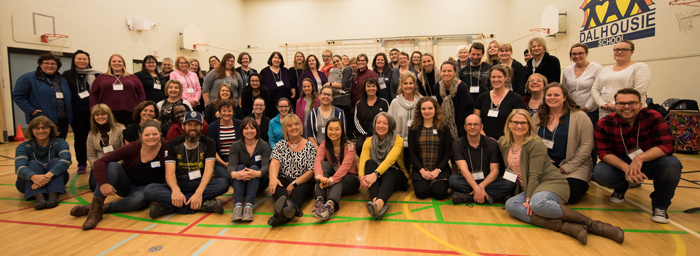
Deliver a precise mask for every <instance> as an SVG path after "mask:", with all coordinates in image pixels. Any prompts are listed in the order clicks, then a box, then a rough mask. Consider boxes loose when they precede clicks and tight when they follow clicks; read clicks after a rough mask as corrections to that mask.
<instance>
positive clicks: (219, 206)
mask: <svg viewBox="0 0 700 256" xmlns="http://www.w3.org/2000/svg"><path fill="white" fill-rule="evenodd" d="M202 211H203V212H215V213H224V204H223V203H221V200H219V199H211V200H207V201H204V203H202Z"/></svg>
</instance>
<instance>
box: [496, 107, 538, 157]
mask: <svg viewBox="0 0 700 256" xmlns="http://www.w3.org/2000/svg"><path fill="white" fill-rule="evenodd" d="M515 115H523V116H525V118H526V119H527V128H528V130H527V134H525V138H524V139H523V145H525V143H528V142H529V141H531V140H532V139H534V138H535V137H537V133H535V123H533V122H532V117H531V116H530V114H529V113H527V111H526V110H524V109H521V108H519V109H514V110H513V111H512V112H510V115H508V119H506V126H505V127H503V133H504V135H503V136H504V137H503V141H501V145H500V146H501V148H509V147H510V146H511V145H512V144H513V141H514V138H513V133H512V132H510V121H511V120H512V119H513V117H514V116H515Z"/></svg>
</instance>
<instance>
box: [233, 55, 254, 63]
mask: <svg viewBox="0 0 700 256" xmlns="http://www.w3.org/2000/svg"><path fill="white" fill-rule="evenodd" d="M243 56H248V65H250V63H253V57H251V56H250V54H249V53H247V52H241V53H239V54H238V60H237V61H236V62H238V64H241V65H243V63H242V61H241V59H243Z"/></svg>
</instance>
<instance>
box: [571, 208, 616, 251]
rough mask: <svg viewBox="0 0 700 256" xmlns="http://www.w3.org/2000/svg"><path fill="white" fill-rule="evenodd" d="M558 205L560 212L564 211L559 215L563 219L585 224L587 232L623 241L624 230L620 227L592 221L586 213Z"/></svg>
mask: <svg viewBox="0 0 700 256" xmlns="http://www.w3.org/2000/svg"><path fill="white" fill-rule="evenodd" d="M559 206H560V207H561V211H562V213H564V215H562V216H561V219H562V220H563V221H567V222H573V223H577V224H581V225H586V229H587V230H588V232H590V233H593V234H596V235H599V236H602V237H606V238H608V239H610V240H613V241H615V242H618V243H622V242H624V241H625V232H624V231H622V229H621V228H620V227H616V226H613V225H610V224H608V223H605V222H602V221H597V220H596V221H594V220H592V219H591V218H588V217H587V216H586V215H583V214H581V213H579V212H577V211H574V210H573V209H571V208H569V207H566V206H563V205H559Z"/></svg>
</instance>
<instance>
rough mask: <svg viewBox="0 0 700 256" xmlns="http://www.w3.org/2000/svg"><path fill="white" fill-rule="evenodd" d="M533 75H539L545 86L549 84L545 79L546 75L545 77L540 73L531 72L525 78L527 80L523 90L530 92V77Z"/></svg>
mask: <svg viewBox="0 0 700 256" xmlns="http://www.w3.org/2000/svg"><path fill="white" fill-rule="evenodd" d="M533 77H539V78H540V79H542V83H543V85H544V86H547V85H548V84H549V81H547V77H545V76H544V75H542V74H540V73H533V74H532V75H530V77H528V78H527V82H525V91H526V92H527V93H531V92H530V79H532V78H533Z"/></svg>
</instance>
